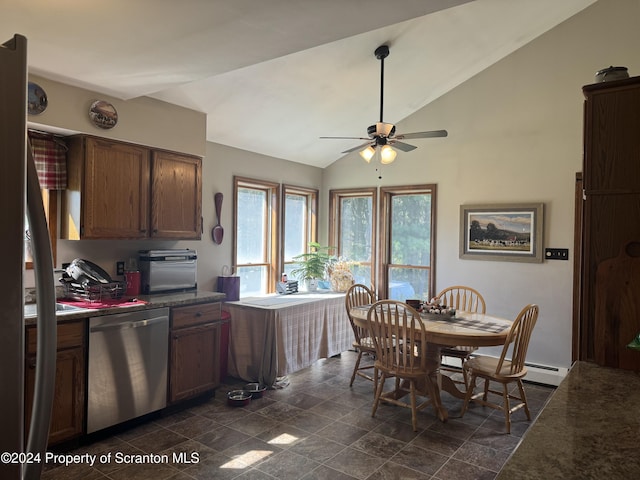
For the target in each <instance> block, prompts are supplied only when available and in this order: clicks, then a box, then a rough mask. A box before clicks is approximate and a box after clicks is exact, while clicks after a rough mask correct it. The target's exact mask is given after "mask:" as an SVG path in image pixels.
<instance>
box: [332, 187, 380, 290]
mask: <svg viewBox="0 0 640 480" xmlns="http://www.w3.org/2000/svg"><path fill="white" fill-rule="evenodd" d="M372 203H373V202H372V199H371V197H346V198H342V199H341V200H340V255H341V256H342V257H344V258H346V259H348V260H353V261H356V262H365V263H370V262H371V251H372V249H371V230H372V221H373V208H372V207H373V205H372ZM367 283H368V282H367Z"/></svg>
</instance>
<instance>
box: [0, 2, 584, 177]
mask: <svg viewBox="0 0 640 480" xmlns="http://www.w3.org/2000/svg"><path fill="white" fill-rule="evenodd" d="M595 1H596V0H562V1H557V0H430V1H427V0H394V1H393V2H390V1H388V0H367V1H365V0H323V1H318V0H262V1H260V0H184V1H180V2H176V1H171V0H110V1H102V2H97V1H88V0H57V1H55V2H52V1H50V0H29V1H23V2H19V1H13V2H8V1H5V0H2V7H1V9H0V11H1V14H0V32H2V36H3V38H2V41H4V40H8V39H9V38H10V37H11V36H12V35H13V34H15V33H19V34H22V35H24V36H26V37H27V39H28V48H29V69H30V72H31V73H34V74H37V75H40V76H42V77H46V78H49V79H51V80H56V81H60V82H63V83H66V84H70V85H73V86H78V87H82V88H87V89H90V90H93V91H96V92H98V93H103V94H105V95H110V96H113V97H116V98H118V99H121V100H123V101H125V100H128V99H132V98H135V97H139V96H149V97H152V98H156V99H159V100H163V101H166V102H170V103H173V104H177V105H181V106H184V107H187V108H191V109H194V110H198V111H202V112H205V113H206V114H207V140H208V141H211V142H216V143H220V144H224V145H229V146H232V147H236V148H240V149H244V150H249V151H253V152H257V153H262V154H265V155H270V156H274V157H278V158H283V159H287V160H291V161H294V162H300V163H304V164H309V165H315V166H318V167H325V166H327V165H329V164H331V163H333V162H334V161H335V160H337V159H339V158H341V157H342V154H341V153H340V152H341V151H343V150H345V149H348V148H350V147H353V146H355V145H357V144H358V141H353V140H352V141H350V140H320V139H319V137H320V136H354V137H359V136H366V128H367V126H369V125H371V124H373V123H375V122H376V121H378V120H379V114H380V111H379V97H380V62H379V61H378V60H377V59H376V58H375V56H374V54H373V52H374V50H375V49H376V47H378V46H379V45H382V44H387V45H389V47H390V55H389V57H388V58H387V59H386V60H385V88H384V96H385V103H384V120H385V121H387V122H390V123H398V122H400V121H401V120H402V119H404V118H406V117H407V116H409V115H410V114H412V113H414V112H415V111H417V110H419V109H421V108H422V107H424V106H425V105H427V104H429V102H431V101H433V100H434V99H436V98H438V97H439V96H441V95H443V94H445V93H446V92H448V91H449V90H451V89H452V88H454V87H456V86H457V85H459V84H461V83H462V82H464V81H466V80H468V79H469V78H471V77H472V76H473V75H475V74H477V73H478V72H480V71H482V70H483V69H485V68H487V67H489V66H490V65H492V64H493V63H495V62H496V61H498V60H500V59H501V58H503V57H505V56H506V55H509V54H510V53H511V52H513V51H515V50H516V49H518V48H520V47H522V46H523V45H525V44H526V43H528V42H530V41H531V40H533V39H535V38H536V37H538V36H539V35H541V34H543V33H544V32H546V31H548V30H549V29H551V28H553V27H554V26H556V25H558V24H559V23H561V22H563V21H564V20H566V19H568V18H569V17H571V16H573V15H575V14H576V13H578V12H580V11H581V10H582V9H584V8H586V7H587V6H589V5H591V4H592V3H594V2H595ZM4 37H6V38H4ZM439 128H447V126H446V125H443V124H441V123H440V122H439V119H438V118H433V119H430V120H429V123H428V124H426V125H423V128H421V130H433V129H439ZM424 141H429V140H416V141H415V142H424ZM415 142H414V143H415Z"/></svg>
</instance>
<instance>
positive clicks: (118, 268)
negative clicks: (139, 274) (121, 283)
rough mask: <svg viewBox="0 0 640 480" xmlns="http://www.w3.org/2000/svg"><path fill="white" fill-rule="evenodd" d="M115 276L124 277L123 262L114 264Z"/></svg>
mask: <svg viewBox="0 0 640 480" xmlns="http://www.w3.org/2000/svg"><path fill="white" fill-rule="evenodd" d="M116 275H124V262H116Z"/></svg>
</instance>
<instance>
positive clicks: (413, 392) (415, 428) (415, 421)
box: [409, 380, 418, 432]
mask: <svg viewBox="0 0 640 480" xmlns="http://www.w3.org/2000/svg"><path fill="white" fill-rule="evenodd" d="M409 385H410V386H409V391H410V398H411V425H412V426H413V431H414V432H417V431H418V417H417V415H416V413H417V410H416V409H417V406H416V381H415V380H411V382H410V384H409Z"/></svg>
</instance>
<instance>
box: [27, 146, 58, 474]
mask: <svg viewBox="0 0 640 480" xmlns="http://www.w3.org/2000/svg"><path fill="white" fill-rule="evenodd" d="M27 142H28V140H27ZM27 215H28V217H29V228H30V230H31V233H32V235H31V238H32V250H33V269H34V272H35V285H36V301H37V303H38V320H37V321H38V323H37V327H38V329H37V330H38V337H37V338H38V350H37V355H36V379H35V387H34V395H33V407H32V415H31V425H30V426H29V437H28V440H27V450H26V451H27V452H31V453H34V454H35V453H40V455H41V457H44V453H45V451H46V449H47V441H48V437H49V424H50V422H51V408H52V405H53V395H54V387H55V375H56V345H57V339H56V333H57V332H56V329H57V325H56V295H55V286H54V283H53V258H52V254H51V242H50V240H49V230H48V228H47V221H46V218H45V213H44V206H43V203H42V193H41V192H40V183H39V181H38V174H37V172H36V167H35V163H34V160H33V154H32V151H31V144H30V143H28V144H27ZM42 465H43V462H33V463H27V464H26V465H25V467H24V472H23V474H24V477H23V478H24V479H25V480H37V479H39V478H40V475H41V473H42Z"/></svg>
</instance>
